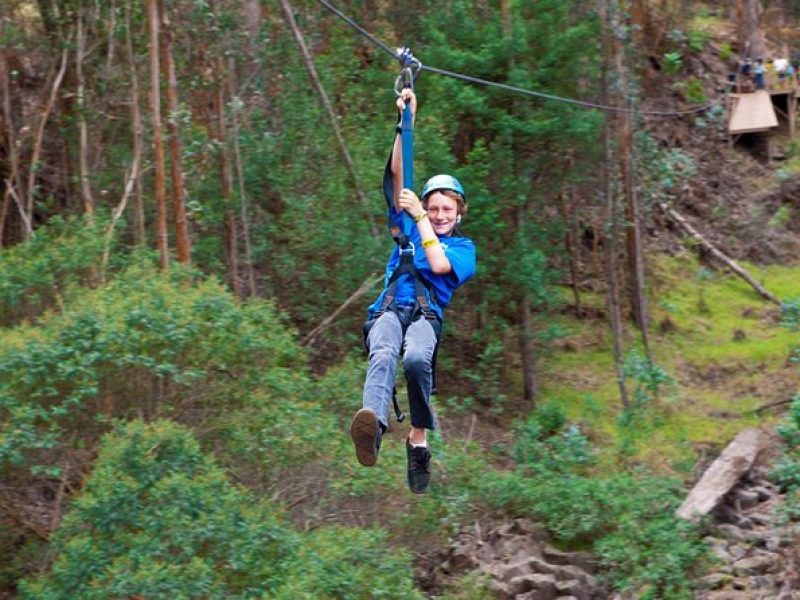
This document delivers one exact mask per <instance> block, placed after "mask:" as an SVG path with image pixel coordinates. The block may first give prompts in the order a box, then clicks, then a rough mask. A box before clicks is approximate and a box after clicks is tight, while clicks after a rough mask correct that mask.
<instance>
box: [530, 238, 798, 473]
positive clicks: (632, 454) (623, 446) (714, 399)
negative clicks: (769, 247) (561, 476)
mask: <svg viewBox="0 0 800 600" xmlns="http://www.w3.org/2000/svg"><path fill="white" fill-rule="evenodd" d="M742 266H744V267H745V268H746V269H747V270H748V271H749V272H750V273H751V274H752V275H753V276H754V277H755V278H756V279H757V280H758V281H760V282H761V283H762V284H763V285H764V286H765V287H766V288H767V289H768V290H770V291H771V292H772V293H773V294H775V295H777V296H778V297H779V298H781V299H782V300H784V301H792V300H794V299H797V298H800V269H799V268H797V267H784V266H770V267H755V266H753V265H747V264H743V265H742ZM647 276H648V290H649V292H648V295H649V305H650V313H651V319H652V321H651V323H652V326H651V331H652V333H651V339H650V346H651V351H652V355H653V359H654V362H655V364H656V365H657V366H658V367H660V368H661V369H663V371H665V372H666V374H667V375H668V376H669V378H670V380H671V381H669V382H668V383H666V384H664V385H661V386H660V387H659V390H658V392H657V393H652V392H646V393H645V395H644V400H643V401H642V402H641V403H640V408H639V409H637V410H636V411H634V413H633V414H632V416H630V415H629V419H628V420H627V422H626V424H625V423H624V422H623V420H622V419H621V418H620V417H621V415H622V413H623V411H622V404H621V401H620V391H619V386H618V384H617V381H616V378H615V371H614V364H613V354H612V348H611V335H610V331H609V328H608V325H607V324H606V323H605V321H604V320H603V319H594V320H588V319H580V320H579V319H576V318H574V317H570V316H564V317H562V318H561V322H560V325H561V326H562V327H563V328H564V329H565V330H566V331H567V332H568V335H567V337H565V338H564V339H563V340H561V342H560V343H558V344H557V345H556V346H557V347H556V350H554V351H552V352H551V353H549V355H548V356H547V357H546V358H544V359H543V361H542V364H541V368H540V373H541V377H542V388H541V400H540V401H541V402H542V403H555V404H556V405H558V406H559V407H560V408H562V410H564V411H565V412H566V413H567V414H568V415H569V416H570V417H571V418H573V419H576V420H579V421H580V422H581V423H583V425H584V427H585V428H586V429H587V431H588V432H589V433H590V434H591V435H592V437H593V438H594V439H595V441H596V442H597V443H598V444H599V445H600V446H601V447H603V448H605V461H604V462H605V463H606V464H608V465H609V466H611V465H612V464H613V463H616V462H618V461H621V460H622V461H626V462H635V463H644V464H647V465H649V466H650V467H652V468H654V469H656V470H657V471H661V472H672V473H677V474H680V475H683V476H691V471H692V469H693V468H694V466H695V464H696V463H697V461H698V459H701V458H702V457H703V456H704V454H705V453H706V452H711V453H713V452H714V451H715V450H717V449H719V448H720V447H721V446H722V445H724V444H725V443H727V442H728V441H729V440H730V439H731V438H732V437H733V436H734V435H735V434H736V433H737V432H738V431H740V430H741V429H743V428H745V427H751V426H759V425H763V426H766V427H771V426H772V425H773V424H774V423H775V422H777V420H778V419H779V418H780V415H781V414H782V409H784V408H785V407H782V406H777V407H774V408H766V409H764V408H762V407H765V406H766V405H770V404H773V403H779V402H781V401H785V400H789V399H791V398H792V397H793V396H794V395H795V394H796V393H797V389H798V385H799V384H800V370H798V369H797V365H796V364H794V363H793V362H791V361H790V358H791V356H792V354H793V351H794V349H795V347H796V346H798V345H800V341H799V340H798V338H797V334H796V333H793V332H792V331H790V330H789V329H787V328H785V327H783V326H781V309H780V308H779V307H778V306H776V305H774V304H771V303H769V302H767V301H765V300H763V299H762V298H761V297H760V296H758V294H756V292H755V291H754V290H753V289H752V288H751V287H750V286H749V285H748V284H747V283H746V282H745V281H743V280H742V279H740V278H739V277H737V276H736V275H735V274H733V273H730V272H726V271H712V270H710V269H708V268H706V267H703V266H701V265H700V264H699V263H698V261H697V260H696V259H695V258H694V257H693V256H692V255H691V254H690V253H688V252H687V253H685V254H684V255H682V256H679V257H671V258H659V259H657V260H656V261H651V262H650V263H649V264H648V274H647ZM584 301H586V302H587V303H589V304H590V305H594V306H596V307H597V308H603V299H602V297H594V298H592V297H587V298H584ZM625 337H626V340H625V345H626V358H627V360H628V362H629V363H632V362H635V361H636V358H635V357H636V356H638V357H640V359H641V357H642V356H643V354H642V351H641V340H640V338H639V336H638V334H637V333H636V330H635V329H634V328H633V327H632V325H631V324H626V333H625ZM636 383H637V381H636V378H635V376H629V377H628V378H627V388H628V391H629V395H630V397H631V401H632V402H634V401H635V400H634V396H635V394H634V388H635V387H636Z"/></svg>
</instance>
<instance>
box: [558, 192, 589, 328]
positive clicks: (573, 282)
mask: <svg viewBox="0 0 800 600" xmlns="http://www.w3.org/2000/svg"><path fill="white" fill-rule="evenodd" d="M567 196H569V199H570V201H569V202H567ZM558 199H559V208H560V209H561V218H562V220H563V221H564V248H565V249H566V251H567V257H568V258H567V260H568V261H569V278H570V287H571V288H572V297H573V299H574V300H575V316H576V317H578V318H580V317H582V316H583V307H582V306H581V294H580V290H579V288H578V285H579V281H580V276H581V275H580V267H581V265H580V255H579V248H578V244H579V239H578V237H579V229H578V215H577V211H578V208H577V203H576V202H575V189H574V186H573V185H572V184H570V185H569V194H567V193H566V192H563V193H561V194H559V197H558Z"/></svg>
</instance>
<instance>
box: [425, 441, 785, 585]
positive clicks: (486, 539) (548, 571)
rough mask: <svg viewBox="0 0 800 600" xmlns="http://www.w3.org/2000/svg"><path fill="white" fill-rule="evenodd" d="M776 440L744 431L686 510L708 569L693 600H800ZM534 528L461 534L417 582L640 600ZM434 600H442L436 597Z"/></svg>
mask: <svg viewBox="0 0 800 600" xmlns="http://www.w3.org/2000/svg"><path fill="white" fill-rule="evenodd" d="M778 446H779V442H778V441H777V439H776V438H775V436H772V435H769V434H767V433H765V432H762V431H759V430H747V431H744V432H742V433H741V434H740V435H739V436H737V438H736V439H735V440H734V441H732V442H731V444H729V446H728V447H727V448H726V450H725V451H723V453H722V454H721V455H720V456H719V457H718V458H717V460H715V461H714V462H712V463H711V464H710V465H709V466H708V468H707V469H706V470H705V472H704V473H703V475H702V476H701V477H700V479H699V481H698V483H697V484H696V486H695V487H694V488H693V490H692V492H691V493H690V494H689V495H688V496H687V499H686V502H684V505H683V506H682V507H681V509H679V511H678V514H681V511H685V514H686V515H689V514H694V515H695V516H696V515H697V514H698V509H699V507H703V508H700V510H701V512H702V513H703V514H704V515H705V517H704V520H703V527H704V528H705V531H706V532H707V535H706V538H705V542H706V543H707V544H708V547H709V568H708V571H707V574H706V575H704V576H702V577H701V578H700V579H699V580H698V581H697V582H696V585H695V594H694V597H695V600H800V573H798V566H799V565H800V548H798V541H800V524H796V523H792V522H790V521H787V520H786V519H784V518H783V513H782V510H781V506H782V504H783V503H784V501H785V497H784V495H783V494H782V493H781V491H780V490H779V489H778V487H777V486H776V485H775V484H774V483H772V482H771V481H770V480H769V471H770V469H771V464H770V463H771V460H772V457H774V456H775V455H776V454H777V452H778V449H779V448H778ZM551 542H552V540H551V538H550V536H549V534H548V533H547V531H546V530H545V529H544V528H543V527H542V526H540V525H538V524H536V523H535V522H533V521H531V520H529V519H516V520H514V521H513V522H510V523H503V524H500V525H494V526H491V527H486V528H484V527H482V526H481V524H479V523H477V522H476V523H475V524H474V525H472V526H471V527H469V528H466V529H463V530H462V531H461V532H460V533H459V534H458V536H456V539H455V541H454V542H453V543H452V544H451V546H450V548H449V549H448V550H447V551H446V552H445V553H443V554H439V555H437V556H435V557H433V559H432V560H430V561H426V562H427V564H429V565H430V567H429V570H428V571H427V572H426V573H425V574H423V575H422V577H421V581H420V583H421V584H422V586H423V587H424V588H425V589H428V590H431V591H433V590H441V589H442V588H444V587H447V583H448V581H449V580H452V579H454V578H460V577H463V576H465V575H466V574H472V575H473V576H475V578H476V580H478V581H480V582H482V585H484V586H485V588H486V589H487V590H489V593H491V595H492V597H494V598H497V599H498V600H636V598H638V596H637V595H636V594H635V593H630V594H624V595H620V594H614V593H613V592H611V591H610V590H609V589H608V588H607V587H605V586H604V585H603V584H602V583H601V582H600V581H599V578H598V575H599V574H600V571H599V565H598V561H597V559H596V558H595V557H594V556H592V555H591V554H590V553H588V552H563V551H561V550H558V549H557V548H555V547H554V546H553V545H552V544H551ZM434 595H435V594H434Z"/></svg>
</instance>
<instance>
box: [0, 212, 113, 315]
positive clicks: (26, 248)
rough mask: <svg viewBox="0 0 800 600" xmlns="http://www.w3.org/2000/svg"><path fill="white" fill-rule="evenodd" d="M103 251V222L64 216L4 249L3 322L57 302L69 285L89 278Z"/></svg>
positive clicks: (0, 263) (0, 257)
mask: <svg viewBox="0 0 800 600" xmlns="http://www.w3.org/2000/svg"><path fill="white" fill-rule="evenodd" d="M102 252H103V236H102V235H101V233H100V227H99V226H92V225H90V224H89V223H88V222H85V221H83V220H80V219H70V220H67V221H63V220H62V219H60V218H55V219H53V220H51V222H50V223H49V224H48V226H47V227H41V228H39V229H37V230H36V234H35V235H34V236H33V238H32V239H31V240H30V241H29V242H27V243H23V244H18V245H16V246H13V247H11V248H5V249H0V325H2V326H9V325H13V324H16V323H19V322H20V321H21V320H23V319H32V318H34V317H37V316H39V315H41V313H42V312H44V311H45V310H46V309H48V308H53V307H54V306H55V305H57V304H58V302H59V301H60V300H61V298H62V296H63V294H64V293H65V291H66V289H67V287H68V286H70V285H74V284H78V283H82V282H85V281H87V280H89V279H90V278H91V274H92V269H93V268H97V266H98V265H99V263H100V256H101V254H102Z"/></svg>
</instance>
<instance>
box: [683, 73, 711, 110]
mask: <svg viewBox="0 0 800 600" xmlns="http://www.w3.org/2000/svg"><path fill="white" fill-rule="evenodd" d="M686 101H687V102H691V103H692V104H705V103H706V102H708V97H707V96H706V92H705V90H704V89H703V82H702V81H701V80H700V79H698V78H697V77H690V78H689V79H687V80H686Z"/></svg>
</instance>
